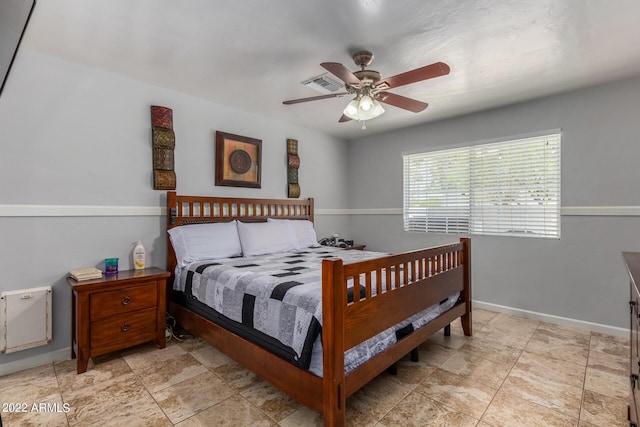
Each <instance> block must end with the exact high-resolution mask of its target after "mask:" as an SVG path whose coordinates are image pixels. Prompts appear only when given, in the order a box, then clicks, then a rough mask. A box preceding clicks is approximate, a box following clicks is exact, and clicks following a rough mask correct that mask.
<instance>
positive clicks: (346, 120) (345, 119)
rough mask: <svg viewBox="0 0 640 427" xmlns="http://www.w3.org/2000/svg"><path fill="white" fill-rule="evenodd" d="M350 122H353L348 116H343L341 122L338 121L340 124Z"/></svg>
mask: <svg viewBox="0 0 640 427" xmlns="http://www.w3.org/2000/svg"><path fill="white" fill-rule="evenodd" d="M349 120H351V117H347V116H346V115H344V114H343V115H342V117H340V120H338V122H339V123H344V122H348V121H349Z"/></svg>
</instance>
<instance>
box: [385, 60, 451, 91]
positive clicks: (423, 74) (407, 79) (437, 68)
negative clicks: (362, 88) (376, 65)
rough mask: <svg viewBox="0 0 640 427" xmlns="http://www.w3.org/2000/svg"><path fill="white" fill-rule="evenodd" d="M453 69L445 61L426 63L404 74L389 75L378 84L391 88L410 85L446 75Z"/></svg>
mask: <svg viewBox="0 0 640 427" xmlns="http://www.w3.org/2000/svg"><path fill="white" fill-rule="evenodd" d="M449 71H451V69H450V68H449V66H448V65H447V64H445V63H444V62H436V63H435V64H431V65H426V66H424V67H421V68H416V69H415V70H411V71H407V72H405V73H402V74H396V75H395V76H391V77H388V78H386V79H382V80H380V82H378V83H377V84H376V86H381V85H383V84H385V83H386V84H387V85H388V87H389V88H392V87H399V86H404V85H408V84H411V83H415V82H420V81H422V80H428V79H432V78H434V77H440V76H446V75H447V74H449Z"/></svg>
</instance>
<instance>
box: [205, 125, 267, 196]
mask: <svg viewBox="0 0 640 427" xmlns="http://www.w3.org/2000/svg"><path fill="white" fill-rule="evenodd" d="M261 158H262V141H261V140H259V139H255V138H249V137H246V136H240V135H234V134H231V133H225V132H219V131H216V160H215V161H216V163H215V167H216V185H226V186H230V187H251V188H260V187H261V183H260V176H261V174H262V165H261Z"/></svg>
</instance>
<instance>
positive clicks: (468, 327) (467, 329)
mask: <svg viewBox="0 0 640 427" xmlns="http://www.w3.org/2000/svg"><path fill="white" fill-rule="evenodd" d="M460 242H461V243H462V244H463V245H464V252H463V260H462V262H464V273H463V274H464V288H463V289H462V298H464V303H465V305H466V308H465V314H464V315H463V316H462V317H461V318H460V321H461V322H462V330H463V331H464V334H465V335H466V336H471V333H472V318H471V314H472V313H471V239H469V238H467V237H463V238H461V239H460Z"/></svg>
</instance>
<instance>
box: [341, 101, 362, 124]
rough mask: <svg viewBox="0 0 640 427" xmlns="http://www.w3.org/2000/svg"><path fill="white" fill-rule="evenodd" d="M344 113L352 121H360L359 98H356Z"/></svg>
mask: <svg viewBox="0 0 640 427" xmlns="http://www.w3.org/2000/svg"><path fill="white" fill-rule="evenodd" d="M342 113H343V114H344V115H345V116H347V117H349V118H350V119H352V120H360V117H359V115H358V98H354V99H353V100H352V101H351V102H350V103H349V104H348V105H347V106H346V108H345V109H344V111H343V112H342Z"/></svg>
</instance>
